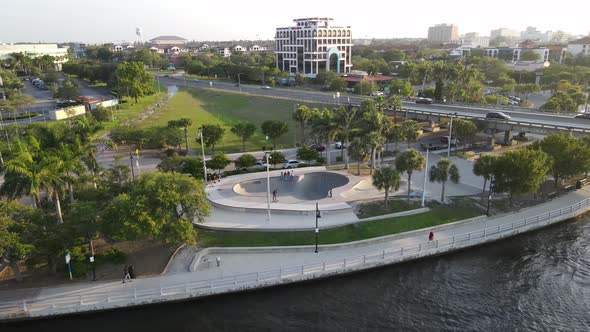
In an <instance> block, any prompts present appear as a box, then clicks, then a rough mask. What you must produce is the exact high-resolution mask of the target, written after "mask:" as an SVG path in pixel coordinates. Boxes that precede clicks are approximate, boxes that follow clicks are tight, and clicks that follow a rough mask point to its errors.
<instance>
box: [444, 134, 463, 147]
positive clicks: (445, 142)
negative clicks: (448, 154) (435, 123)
mask: <svg viewBox="0 0 590 332" xmlns="http://www.w3.org/2000/svg"><path fill="white" fill-rule="evenodd" d="M440 144H443V145H446V146H448V145H449V136H443V137H441V138H440ZM457 144H459V140H458V139H457V138H456V137H452V138H451V146H455V145H457Z"/></svg>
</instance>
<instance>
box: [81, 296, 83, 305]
mask: <svg viewBox="0 0 590 332" xmlns="http://www.w3.org/2000/svg"><path fill="white" fill-rule="evenodd" d="M82 304H83V302H82V295H80V305H82Z"/></svg>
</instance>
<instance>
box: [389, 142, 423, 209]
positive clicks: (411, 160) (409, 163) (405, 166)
mask: <svg viewBox="0 0 590 332" xmlns="http://www.w3.org/2000/svg"><path fill="white" fill-rule="evenodd" d="M425 162H426V160H424V157H422V155H421V154H420V152H418V151H416V150H414V149H407V150H406V151H404V152H402V153H401V154H400V156H399V157H397V159H396V160H395V167H396V168H397V169H398V170H399V171H400V172H406V173H407V174H408V201H409V200H410V190H411V186H412V173H414V171H419V170H421V169H423V168H424V164H425Z"/></svg>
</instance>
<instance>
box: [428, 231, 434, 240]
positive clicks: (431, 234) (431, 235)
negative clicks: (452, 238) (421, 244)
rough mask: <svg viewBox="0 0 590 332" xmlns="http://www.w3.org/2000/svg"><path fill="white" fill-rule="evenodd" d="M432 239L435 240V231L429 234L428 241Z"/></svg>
mask: <svg viewBox="0 0 590 332" xmlns="http://www.w3.org/2000/svg"><path fill="white" fill-rule="evenodd" d="M432 240H434V232H430V234H428V241H432Z"/></svg>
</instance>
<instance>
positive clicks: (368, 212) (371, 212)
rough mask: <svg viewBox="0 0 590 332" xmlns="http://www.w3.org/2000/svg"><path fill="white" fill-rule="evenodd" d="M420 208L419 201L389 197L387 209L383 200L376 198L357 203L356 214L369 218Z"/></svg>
mask: <svg viewBox="0 0 590 332" xmlns="http://www.w3.org/2000/svg"><path fill="white" fill-rule="evenodd" d="M418 208H420V202H417V201H409V202H408V201H407V200H405V199H392V198H391V197H390V198H389V202H388V204H387V209H386V208H385V205H384V204H383V200H378V201H374V202H367V203H362V204H359V211H358V213H357V216H358V217H359V218H361V219H363V218H370V217H375V216H382V215H385V214H390V213H396V212H402V211H408V210H413V209H418Z"/></svg>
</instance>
